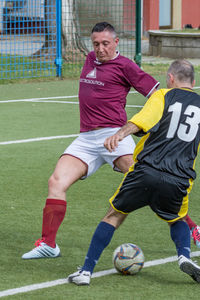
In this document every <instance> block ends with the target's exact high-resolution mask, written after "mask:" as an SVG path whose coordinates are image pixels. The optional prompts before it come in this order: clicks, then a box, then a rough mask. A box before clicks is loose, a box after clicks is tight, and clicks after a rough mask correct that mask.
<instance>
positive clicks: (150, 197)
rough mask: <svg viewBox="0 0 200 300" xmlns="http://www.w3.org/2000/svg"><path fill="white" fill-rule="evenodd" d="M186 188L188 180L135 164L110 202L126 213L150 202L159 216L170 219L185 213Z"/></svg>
mask: <svg viewBox="0 0 200 300" xmlns="http://www.w3.org/2000/svg"><path fill="white" fill-rule="evenodd" d="M189 187H190V185H189V180H188V179H184V178H179V177H177V176H173V175H171V174H169V173H165V172H161V171H158V170H156V169H154V168H152V167H150V166H148V165H146V164H139V163H137V164H136V165H135V167H134V170H133V171H131V172H128V173H127V175H125V177H124V179H123V181H122V183H121V185H120V186H119V188H118V189H117V191H116V192H115V194H114V195H113V197H111V198H110V203H111V205H112V207H113V208H114V209H115V210H117V211H119V212H122V213H125V214H126V213H130V212H132V211H134V210H136V209H139V208H141V207H144V206H147V205H149V206H150V207H151V209H152V210H153V211H154V212H155V213H156V214H157V215H158V216H159V217H160V218H162V219H164V220H165V221H167V222H173V221H176V220H178V219H180V218H182V217H184V216H186V214H187V211H188V188H189Z"/></svg>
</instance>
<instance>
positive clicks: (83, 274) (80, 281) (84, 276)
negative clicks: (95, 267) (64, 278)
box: [68, 270, 91, 285]
mask: <svg viewBox="0 0 200 300" xmlns="http://www.w3.org/2000/svg"><path fill="white" fill-rule="evenodd" d="M90 278H91V273H90V272H89V271H84V270H83V271H77V272H75V273H73V274H71V275H69V276H68V280H69V282H71V283H75V284H76V285H89V284H90Z"/></svg>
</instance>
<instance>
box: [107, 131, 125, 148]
mask: <svg viewBox="0 0 200 300" xmlns="http://www.w3.org/2000/svg"><path fill="white" fill-rule="evenodd" d="M122 139H123V138H122V136H121V135H120V134H118V133H116V134H114V135H112V136H110V137H108V138H107V139H106V140H105V142H104V147H105V148H106V149H107V150H108V151H109V152H113V151H115V149H116V148H117V147H118V144H119V142H120V141H121V140H122Z"/></svg>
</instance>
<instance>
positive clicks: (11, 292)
mask: <svg viewBox="0 0 200 300" xmlns="http://www.w3.org/2000/svg"><path fill="white" fill-rule="evenodd" d="M196 256H200V251H195V252H192V253H191V257H196ZM176 260H177V256H171V257H166V258H163V259H156V260H151V261H147V262H145V263H144V268H148V267H153V266H157V265H162V264H166V263H169V262H174V261H176ZM115 273H117V271H116V270H115V269H110V270H105V271H100V272H96V273H93V275H92V278H97V277H102V276H107V275H110V274H115ZM67 283H69V281H68V279H67V278H63V279H57V280H53V281H47V282H42V283H36V284H31V285H26V286H22V287H19V288H15V289H9V290H4V291H0V298H1V297H6V296H11V295H16V294H20V293H28V292H31V291H35V290H39V289H45V288H49V287H53V286H57V285H62V284H67Z"/></svg>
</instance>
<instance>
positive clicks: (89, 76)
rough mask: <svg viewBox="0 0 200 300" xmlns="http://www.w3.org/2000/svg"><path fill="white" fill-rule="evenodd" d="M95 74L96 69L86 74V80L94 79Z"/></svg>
mask: <svg viewBox="0 0 200 300" xmlns="http://www.w3.org/2000/svg"><path fill="white" fill-rule="evenodd" d="M96 74H97V70H96V68H94V69H93V70H92V71H90V72H89V73H88V74H87V76H86V78H96Z"/></svg>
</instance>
